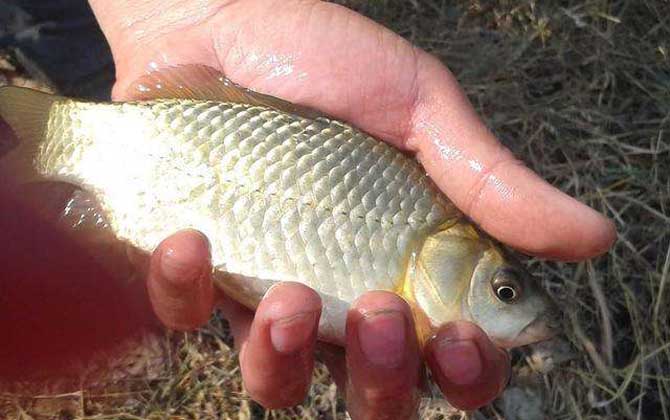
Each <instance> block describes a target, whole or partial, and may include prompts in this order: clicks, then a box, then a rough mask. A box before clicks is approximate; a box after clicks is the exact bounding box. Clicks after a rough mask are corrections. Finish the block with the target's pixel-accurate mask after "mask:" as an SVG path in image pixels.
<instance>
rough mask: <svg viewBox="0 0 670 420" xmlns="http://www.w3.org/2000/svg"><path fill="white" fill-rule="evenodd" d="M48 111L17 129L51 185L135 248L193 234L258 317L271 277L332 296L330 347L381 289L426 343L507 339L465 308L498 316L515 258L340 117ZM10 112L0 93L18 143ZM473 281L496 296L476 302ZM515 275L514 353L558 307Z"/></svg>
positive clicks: (326, 322)
mask: <svg viewBox="0 0 670 420" xmlns="http://www.w3.org/2000/svg"><path fill="white" fill-rule="evenodd" d="M12 94H14V93H12ZM12 94H8V93H7V92H5V96H6V97H10V96H11V95H12ZM51 101H52V102H51V103H50V104H49V106H48V117H46V118H45V120H44V123H43V126H42V128H41V130H40V133H39V134H38V135H35V134H34V133H23V135H24V137H31V136H33V137H39V141H35V142H34V148H33V149H32V151H31V152H27V151H26V150H27V149H26V150H23V151H21V150H17V152H16V153H18V154H24V155H27V154H30V155H31V165H32V168H34V169H35V170H36V171H37V173H39V175H40V176H41V177H43V178H46V179H53V180H61V181H67V182H71V183H74V184H76V185H78V186H80V187H81V188H83V189H85V190H86V191H89V192H90V193H92V194H93V195H94V196H95V198H96V199H97V201H98V202H99V203H100V205H101V207H102V208H103V210H104V213H105V217H106V219H107V221H108V223H109V225H110V226H111V228H112V230H113V231H114V232H115V234H116V236H117V237H118V238H120V239H122V240H124V241H127V242H128V243H130V244H132V245H133V246H135V247H137V248H139V249H140V250H144V251H147V252H150V251H151V250H153V249H154V248H155V247H156V246H157V245H158V243H159V242H160V241H161V240H163V239H164V238H165V237H167V236H169V235H170V234H172V233H174V232H175V231H177V230H180V229H186V228H192V229H197V230H199V231H201V232H203V233H204V234H205V235H206V236H207V237H208V238H209V240H210V242H211V251H212V262H213V265H214V267H215V269H216V271H217V273H218V274H220V275H219V276H218V284H219V285H220V286H221V287H222V288H223V289H224V290H226V292H228V293H229V294H230V295H232V296H233V297H234V298H236V299H237V300H239V301H241V302H242V303H244V304H246V305H248V306H250V307H254V306H255V305H256V304H257V303H258V302H259V300H260V299H261V298H262V296H263V294H264V293H265V291H266V290H267V289H268V288H269V287H270V286H271V285H272V284H274V283H275V282H280V281H297V282H301V283H304V284H306V285H308V286H310V287H312V288H314V289H315V290H317V291H318V292H319V293H320V295H321V296H322V298H323V299H324V314H323V316H322V320H321V325H320V336H321V338H322V339H325V340H328V341H332V342H335V343H343V341H344V321H345V319H346V309H347V307H348V306H349V304H350V303H351V302H352V301H353V300H354V299H356V298H357V297H358V296H360V295H361V294H363V293H364V292H366V291H368V290H376V289H377V290H378V289H381V290H389V291H394V292H396V293H398V294H400V295H402V296H403V297H405V298H406V299H407V300H408V301H409V302H410V304H412V306H413V309H414V310H415V316H416V318H417V323H418V324H422V325H423V328H424V330H425V331H423V334H424V336H426V335H428V334H429V331H428V330H430V329H431V328H433V327H434V326H437V325H439V324H441V323H443V322H446V321H449V320H452V319H459V318H466V319H471V320H473V321H475V322H478V323H479V324H480V325H484V327H485V330H487V332H489V333H490V334H491V335H492V336H493V337H494V338H497V337H496V333H497V331H496V329H497V328H498V326H497V325H496V324H495V320H494V319H493V320H491V319H489V320H488V321H487V320H484V321H485V322H481V321H482V320H480V319H476V316H475V315H473V314H476V313H478V311H473V310H469V309H468V307H469V306H472V305H473V304H475V305H480V306H481V305H482V304H484V305H485V306H487V309H486V310H484V311H483V313H484V314H485V316H486V317H488V318H492V317H493V318H495V317H496V316H497V314H496V311H497V308H498V306H496V305H498V304H500V302H495V303H493V304H489V302H488V300H489V299H491V300H493V301H495V300H496V298H495V296H496V293H497V292H496V290H497V289H495V286H491V284H493V283H492V281H493V280H490V279H489V278H493V277H496V276H499V274H497V273H498V272H499V269H500V268H501V267H503V268H504V267H506V266H508V265H510V264H509V263H508V262H507V261H506V259H505V258H504V257H503V256H502V253H501V252H500V251H499V250H498V249H497V246H496V245H495V244H494V243H493V242H492V241H491V240H490V239H488V238H487V237H486V236H485V235H482V234H481V233H480V232H478V231H477V230H476V229H474V228H473V227H472V226H471V225H470V224H469V223H468V222H467V220H465V218H464V217H463V216H462V215H461V213H459V212H458V210H457V209H456V208H455V207H454V206H453V205H452V204H451V203H450V202H449V201H448V200H447V199H446V198H445V196H444V195H443V194H442V193H441V192H440V191H439V190H438V189H437V187H436V186H435V185H434V184H433V182H432V181H431V180H430V179H429V178H428V176H427V175H426V173H425V171H424V169H423V168H422V167H421V165H420V164H419V163H418V162H417V161H416V160H415V159H413V158H412V157H410V156H407V155H405V154H403V153H402V152H400V151H399V150H397V149H395V148H393V147H391V146H389V145H387V144H385V143H383V142H380V141H378V140H376V139H374V138H372V137H370V136H368V135H367V134H365V133H363V132H361V131H359V130H357V129H355V128H353V127H351V126H348V125H346V124H344V123H342V122H339V121H336V120H332V119H329V118H326V117H316V118H308V117H305V116H301V115H298V114H294V113H290V112H284V111H282V110H280V109H275V108H272V107H269V106H263V105H255V104H245V103H236V102H225V101H223V102H222V101H210V100H196V99H157V100H151V101H141V102H131V103H90V102H81V101H76V100H71V99H65V98H55V99H51ZM4 102H5V103H12V101H11V100H7V99H5V101H4ZM7 109H8V107H7V105H5V106H4V109H3V99H2V96H1V95H0V114H2V115H3V116H8V119H9V122H10V124H11V125H12V126H19V128H18V129H17V130H16V131H17V133H18V135H19V137H21V136H22V129H21V128H20V123H13V121H14V122H16V121H18V120H17V118H18V117H12V112H11V111H7ZM18 149H20V148H18ZM430 238H433V239H432V240H429V239H430ZM426 244H430V245H426ZM424 245H426V247H428V248H430V249H429V250H428V251H426V252H424V253H423V254H422V250H423V248H424ZM443 245H446V246H443ZM445 250H446V251H445ZM422 255H423V256H422ZM426 256H427V258H429V260H427V259H426ZM464 257H465V258H464ZM481 261H484V264H485V266H482V263H481ZM482 267H483V268H482ZM431 270H432V271H431ZM477 273H479V274H477ZM482 273H483V274H482ZM477 276H480V277H481V276H487V277H486V278H484V277H482V278H483V282H484V283H485V284H484V286H481V285H479V284H477V287H478V288H481V287H483V288H484V289H486V290H485V291H479V292H477V293H475V294H474V295H473V293H471V292H472V291H470V293H469V292H468V290H469V289H471V288H472V287H473V286H474V285H475V283H474V279H475V278H476V277H477ZM507 277H509V276H507ZM507 277H506V278H507ZM417 279H418V280H417ZM415 280H416V281H415ZM480 280H481V279H480ZM515 281H516V283H518V285H517V286H518V287H525V288H526V289H527V290H525V291H524V298H525V299H530V301H529V302H525V303H524V305H522V306H520V305H519V304H518V302H514V303H515V305H514V306H515V309H514V310H513V311H512V312H510V310H511V309H509V305H507V306H505V305H502V306H500V308H501V310H503V312H504V311H507V312H508V313H509V315H510V316H509V317H508V318H507V319H506V320H511V321H512V322H511V323H512V324H513V325H512V326H509V325H508V326H505V327H504V328H498V329H499V330H500V331H504V334H505V337H500V339H499V340H498V341H499V342H501V343H505V345H506V346H508V345H509V346H511V345H518V344H524V343H522V342H521V341H523V340H527V338H524V339H523V340H522V339H521V338H519V337H520V335H522V333H524V331H526V330H527V329H528V328H527V327H528V326H530V325H531V324H532V325H536V324H537V323H538V321H542V320H543V319H542V318H543V317H544V315H545V314H546V312H547V311H548V309H547V308H548V306H547V305H548V304H547V302H546V299H545V297H544V296H542V292H541V291H539V290H538V289H537V288H536V287H535V286H533V285H530V284H529V282H528V281H526V280H525V279H521V280H519V279H516V280H515ZM480 282H481V281H480ZM522 283H523V284H522ZM472 296H474V298H476V299H479V300H477V302H476V303H472V302H473V298H472ZM481 296H484V297H485V299H484V300H482V298H481ZM476 299H475V300H476ZM503 303H505V302H503ZM510 303H512V302H507V304H510ZM533 305H534V306H536V308H534V309H533ZM489 306H490V307H489ZM479 312H482V311H479ZM519 314H522V315H523V316H519ZM487 323H488V324H487ZM485 324H487V325H489V327H486V325H485ZM517 324H518V325H517ZM490 326H492V327H490ZM543 331H544V330H543ZM524 334H525V333H524ZM543 334H544V333H543ZM535 338H538V337H535Z"/></svg>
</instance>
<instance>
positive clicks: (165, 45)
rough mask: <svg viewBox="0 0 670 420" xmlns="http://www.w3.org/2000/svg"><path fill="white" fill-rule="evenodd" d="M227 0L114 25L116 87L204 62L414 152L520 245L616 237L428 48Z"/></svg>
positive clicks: (568, 252) (327, 17) (361, 27)
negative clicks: (485, 119)
mask: <svg viewBox="0 0 670 420" xmlns="http://www.w3.org/2000/svg"><path fill="white" fill-rule="evenodd" d="M225 3H226V2H223V1H212V2H209V3H208V5H207V6H206V7H205V8H204V9H199V10H198V11H197V13H198V15H194V14H193V13H196V12H193V11H192V10H193V9H194V8H193V7H192V6H188V5H184V4H181V5H179V4H177V5H175V6H174V7H172V8H171V9H170V10H171V14H170V16H177V17H178V18H173V19H172V18H170V17H168V18H163V20H161V19H153V18H151V17H149V18H147V19H146V20H139V21H135V22H125V27H123V28H118V27H117V28H116V29H114V30H107V36H108V38H109V39H110V41H111V44H112V49H113V51H114V54H115V61H116V63H117V75H118V82H117V84H116V86H115V90H114V94H115V97H116V98H117V99H122V98H127V97H128V96H129V95H132V93H131V92H128V87H129V86H130V85H131V83H132V82H133V80H135V79H136V78H137V77H139V76H140V75H142V74H143V73H145V72H146V71H147V70H149V69H150V67H149V66H150V65H156V66H158V67H160V66H164V65H175V64H189V63H198V64H206V65H209V66H212V67H215V68H219V69H221V70H222V71H223V72H224V73H226V74H227V75H228V76H229V77H230V78H231V79H233V80H234V81H236V82H237V83H239V84H241V85H244V86H247V87H249V88H251V89H254V90H257V91H260V92H263V93H267V94H271V95H274V96H278V97H281V98H284V99H287V100H289V101H293V102H297V103H301V104H303V105H308V106H311V107H314V108H318V109H319V110H321V111H323V112H325V113H327V114H330V115H333V116H335V117H337V118H340V119H344V120H347V121H349V122H351V123H353V124H354V125H356V126H358V127H359V128H361V129H363V130H365V131H367V132H369V133H371V134H373V135H376V136H378V137H380V138H383V139H385V140H387V141H389V142H391V143H392V144H394V145H396V146H398V147H402V148H406V149H408V150H410V151H412V152H415V153H416V154H417V156H418V157H419V159H420V160H421V161H422V163H423V164H424V165H425V167H426V169H427V171H428V173H429V174H430V175H431V177H432V178H433V179H434V180H435V182H436V183H437V184H438V185H439V186H440V187H441V189H442V190H443V191H445V192H446V193H447V195H448V196H449V197H450V198H451V199H452V200H453V201H454V202H455V203H456V205H457V206H459V207H460V208H461V209H462V210H464V211H465V212H466V213H467V214H468V215H469V216H470V217H471V218H473V219H474V220H475V221H477V222H478V223H479V224H480V225H481V226H482V227H483V228H484V229H485V230H487V231H488V232H489V233H490V234H492V235H493V236H495V237H497V238H498V239H499V240H502V241H503V242H506V243H508V244H510V245H512V246H514V247H516V248H518V249H521V250H523V251H526V252H528V253H532V254H536V255H540V256H547V257H554V258H559V259H569V260H572V259H581V258H586V257H591V256H594V255H596V254H599V253H601V252H603V251H604V250H606V249H607V248H608V247H609V246H610V244H611V242H612V240H613V238H614V231H613V229H612V227H611V225H610V224H609V223H608V222H607V221H606V220H605V219H604V218H603V217H602V216H600V215H598V214H597V213H595V212H593V211H591V210H590V209H588V208H587V207H585V206H583V205H581V204H580V203H578V202H576V201H575V200H573V199H571V198H569V197H567V196H565V195H564V194H562V193H560V192H558V191H557V190H555V189H553V188H552V187H550V186H549V185H548V184H546V183H545V182H544V181H542V180H540V179H539V178H538V177H537V176H535V175H534V174H533V173H532V172H531V171H530V170H528V169H527V168H525V167H524V166H523V165H521V164H520V163H519V162H518V161H517V160H516V159H514V157H513V156H512V155H511V153H509V151H507V150H506V149H504V148H503V147H501V146H500V144H499V143H498V142H497V141H496V139H495V137H494V136H493V135H492V134H491V133H490V132H489V131H488V130H487V129H486V127H485V126H484V125H483V123H482V122H481V121H480V119H479V118H478V117H477V116H476V114H475V113H474V111H473V109H472V107H471V106H470V104H469V103H468V101H467V99H466V98H465V97H464V95H463V94H462V92H461V90H460V89H459V87H458V85H457V83H456V82H455V80H454V78H453V77H452V76H451V75H450V74H449V73H448V71H447V70H446V69H445V68H444V67H442V66H441V64H439V63H438V62H437V61H436V60H434V59H433V58H432V57H430V56H429V55H427V54H425V53H424V52H421V51H420V50H418V49H415V48H413V47H412V46H411V45H410V44H409V43H407V42H406V41H404V40H403V39H401V38H400V37H398V36H396V35H395V34H393V33H392V32H390V31H388V30H386V29H384V28H383V27H381V26H378V25H375V24H373V23H372V22H370V21H368V20H367V19H365V18H363V17H362V16H360V15H358V14H355V13H353V12H351V11H349V10H348V9H345V8H343V7H339V6H336V5H333V4H330V3H322V2H314V3H311V2H308V3H309V4H310V7H306V3H305V2H304V1H297V0H296V1H286V0H283V1H281V2H276V3H275V4H274V5H273V4H270V3H269V2H267V1H262V0H257V1H256V0H255V1H249V2H233V3H231V4H230V5H227V6H225V7H223V5H224V4H225ZM100 7H105V6H100ZM168 7H169V6H168ZM117 26H118V25H117ZM104 27H105V25H104V22H103V28H104ZM110 32H111V33H110ZM152 63H153V64H152Z"/></svg>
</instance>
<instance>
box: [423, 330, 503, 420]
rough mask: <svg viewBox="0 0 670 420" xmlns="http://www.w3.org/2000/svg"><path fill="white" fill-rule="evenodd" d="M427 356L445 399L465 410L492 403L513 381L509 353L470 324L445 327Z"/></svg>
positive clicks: (426, 349)
mask: <svg viewBox="0 0 670 420" xmlns="http://www.w3.org/2000/svg"><path fill="white" fill-rule="evenodd" d="M424 355H425V359H426V362H427V364H428V366H429V367H430V370H431V373H432V375H433V378H434V379H435V381H436V382H437V384H438V385H439V387H440V389H441V390H442V392H443V393H444V396H445V398H446V399H447V400H448V401H449V402H450V403H451V404H452V405H453V406H455V407H457V408H459V409H462V410H474V409H477V408H479V407H482V406H484V405H486V404H489V403H490V402H491V401H493V400H494V399H495V398H496V397H497V396H498V395H499V394H500V393H501V392H502V390H503V389H504V387H505V385H506V384H507V382H508V381H509V375H510V372H511V371H510V362H509V357H508V356H507V353H506V352H504V351H502V350H500V349H498V348H496V347H495V346H494V345H493V343H491V341H490V340H489V339H488V338H487V337H486V334H485V333H484V332H483V331H482V330H481V329H480V328H479V327H477V326H476V325H474V324H471V323H469V322H454V323H451V324H448V325H446V326H444V327H442V328H441V329H440V330H439V332H438V333H437V335H436V336H435V337H434V338H433V339H432V340H431V341H429V342H428V344H427V345H426V348H425V352H424Z"/></svg>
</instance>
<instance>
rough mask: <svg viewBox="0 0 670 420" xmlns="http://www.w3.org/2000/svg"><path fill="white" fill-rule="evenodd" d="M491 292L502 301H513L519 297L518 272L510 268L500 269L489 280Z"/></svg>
mask: <svg viewBox="0 0 670 420" xmlns="http://www.w3.org/2000/svg"><path fill="white" fill-rule="evenodd" d="M491 287H492V289H493V294H495V295H496V297H497V298H498V300H499V301H501V302H503V303H515V302H516V301H518V300H519V298H520V297H521V286H520V285H519V277H518V273H517V272H516V271H515V270H511V269H502V270H500V271H498V272H497V273H496V275H495V276H493V280H492V281H491Z"/></svg>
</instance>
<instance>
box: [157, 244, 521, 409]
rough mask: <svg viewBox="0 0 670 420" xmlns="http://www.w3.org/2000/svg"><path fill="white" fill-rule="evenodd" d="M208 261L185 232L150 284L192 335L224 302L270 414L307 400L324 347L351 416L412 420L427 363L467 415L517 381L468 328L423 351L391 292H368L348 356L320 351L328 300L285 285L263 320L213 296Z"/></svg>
mask: <svg viewBox="0 0 670 420" xmlns="http://www.w3.org/2000/svg"><path fill="white" fill-rule="evenodd" d="M209 258H210V255H209V246H208V242H207V239H206V238H205V237H204V236H203V235H202V234H200V233H198V232H196V231H182V232H179V233H177V234H175V235H173V236H172V237H170V238H168V239H166V240H165V241H163V242H162V243H161V244H160V245H159V247H158V248H157V249H156V251H155V252H154V255H153V257H152V260H151V264H150V270H149V276H148V290H149V296H150V298H151V301H152V304H153V306H154V310H155V311H156V314H157V315H158V317H159V319H160V320H161V321H162V322H163V323H164V324H165V325H166V326H168V327H169V328H172V329H176V330H189V329H194V328H197V327H199V326H201V325H202V324H204V323H205V322H206V321H207V319H208V318H209V316H210V314H211V311H212V305H213V304H214V303H216V304H217V306H218V307H219V308H220V309H221V311H222V312H223V315H224V316H225V318H226V319H228V321H229V322H230V325H231V329H232V332H233V335H234V336H235V344H236V346H237V347H238V349H240V366H241V370H242V376H243V379H244V383H245V387H246V388H247V391H248V392H249V393H250V395H251V396H252V398H253V399H255V400H256V401H258V402H260V403H261V404H263V405H264V406H266V407H269V408H278V407H287V406H291V405H296V404H299V403H300V402H301V401H303V399H304V397H305V395H306V392H307V389H308V386H309V384H310V380H311V376H312V368H313V365H314V350H315V348H316V347H320V349H319V350H320V353H321V356H322V359H323V360H324V361H325V362H326V364H327V365H328V368H329V370H330V372H331V373H332V375H333V377H334V378H335V380H336V382H337V384H338V386H339V387H340V389H342V390H344V392H345V396H346V400H347V409H348V410H349V412H350V414H351V415H352V418H385V416H391V415H392V416H395V417H397V418H410V417H411V416H412V414H413V412H414V410H415V409H416V404H417V403H418V396H419V389H420V387H421V386H422V380H423V378H422V376H421V367H422V360H425V361H426V362H427V363H428V365H429V367H430V368H431V372H432V373H433V377H434V379H435V380H436V382H437V383H438V385H439V386H440V388H441V390H442V391H443V393H444V394H445V396H446V398H447V399H448V400H449V401H450V402H451V403H452V404H453V405H455V406H456V407H459V408H463V409H474V408H478V407H480V406H482V405H484V404H486V403H488V402H490V401H491V400H492V399H493V398H495V397H496V396H497V395H498V394H499V393H500V392H501V391H502V389H503V387H504V386H505V385H506V383H507V380H508V379H509V368H510V367H509V359H508V357H507V353H505V352H504V351H502V350H499V349H497V348H496V347H495V346H494V345H493V344H492V343H491V341H490V340H489V339H488V338H487V337H486V335H485V334H484V332H483V331H482V330H480V329H479V328H478V327H476V326H475V325H473V324H471V323H468V322H457V323H452V324H448V325H445V326H444V327H443V328H442V329H441V330H440V331H439V332H438V333H437V335H436V337H435V338H433V339H432V340H431V341H430V342H429V344H428V345H427V346H426V348H425V349H424V350H423V353H422V351H421V349H420V348H419V345H418V343H417V340H416V335H415V332H414V325H413V320H412V315H411V312H410V309H409V307H408V305H407V304H406V303H405V301H404V300H402V299H401V298H399V297H398V296H396V295H395V294H392V293H388V292H381V291H375V292H369V293H367V294H365V295H363V296H362V297H360V298H359V299H358V300H357V301H356V302H355V303H354V304H353V305H352V308H351V309H350V311H349V315H348V319H347V329H346V354H345V352H343V351H342V349H339V348H337V347H335V346H332V345H326V344H317V343H316V335H317V327H318V320H319V315H320V314H321V300H320V298H319V296H318V294H316V293H315V292H314V291H313V290H312V289H310V288H308V287H306V286H303V285H301V284H298V283H282V284H279V285H277V286H275V287H273V288H272V289H270V291H269V292H268V293H267V294H266V295H265V297H264V298H263V300H262V301H261V303H260V305H259V306H258V309H257V310H256V313H255V315H254V313H253V312H251V311H250V310H249V309H247V308H244V307H242V306H241V305H240V304H238V303H237V302H235V301H233V300H231V299H229V298H227V297H226V296H224V295H223V294H221V293H220V292H215V291H214V289H213V287H212V281H211V278H210V277H209V276H208V275H207V274H208V273H209V272H210V270H211V264H210V262H209ZM215 295H216V297H215V298H214V299H213V297H214V296H215Z"/></svg>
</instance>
